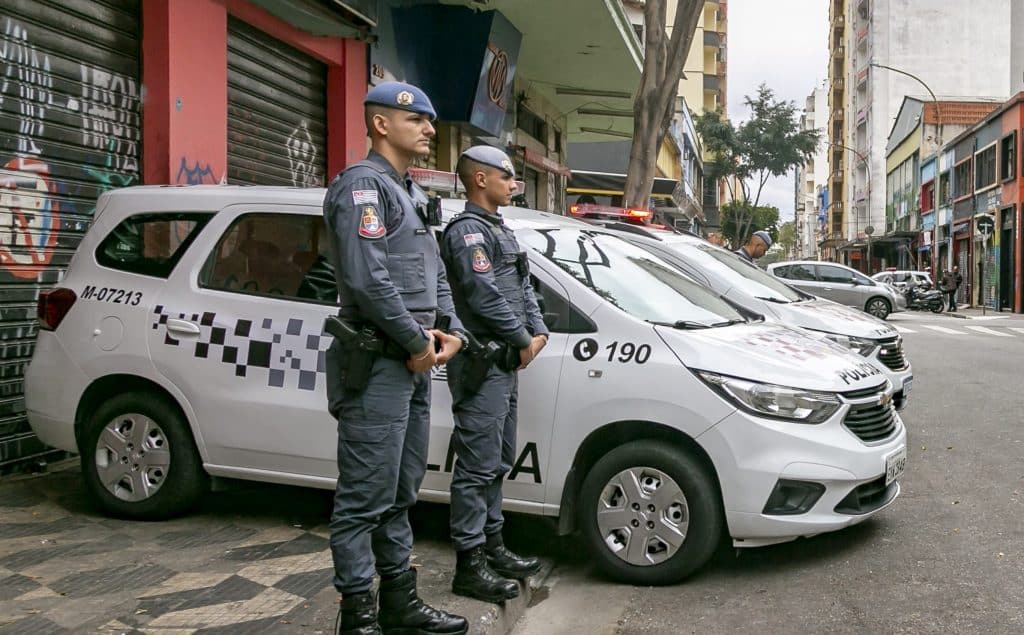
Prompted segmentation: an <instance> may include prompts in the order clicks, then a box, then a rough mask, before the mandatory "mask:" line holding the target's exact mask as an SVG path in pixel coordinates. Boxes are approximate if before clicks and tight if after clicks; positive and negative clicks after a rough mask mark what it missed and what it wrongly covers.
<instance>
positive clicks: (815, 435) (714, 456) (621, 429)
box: [26, 186, 907, 584]
mask: <svg viewBox="0 0 1024 635" xmlns="http://www.w3.org/2000/svg"><path fill="white" fill-rule="evenodd" d="M323 196H324V191H323V190H322V189H319V190H318V189H308V190H303V189H294V188H269V187H235V186H190V187H155V186H143V187H131V188H125V189H119V190H115V191H112V192H108V193H106V194H104V195H103V196H102V197H101V198H100V200H99V202H98V206H97V215H96V217H95V222H94V224H93V225H92V227H91V228H90V229H89V231H88V232H87V234H86V235H85V237H84V238H83V240H82V243H81V245H80V246H79V248H78V250H77V252H76V253H75V255H74V257H73V259H72V261H71V263H70V266H69V269H68V272H67V275H66V276H65V278H64V279H63V280H62V282H61V283H60V285H59V287H58V288H56V289H54V290H52V291H49V292H46V293H44V294H41V297H40V300H39V307H38V308H39V320H40V333H39V338H38V341H37V344H36V349H35V353H34V355H33V358H32V361H31V364H30V366H29V368H28V370H27V373H26V406H27V409H28V415H29V420H30V423H31V425H32V427H33V429H34V430H35V432H36V433H37V434H38V435H39V437H40V438H41V439H42V440H43V441H44V442H46V443H48V444H50V445H52V446H55V447H58V448H62V449H65V450H70V451H78V452H79V453H80V454H81V461H82V468H83V476H84V480H85V483H86V484H87V486H88V489H89V491H90V492H91V494H92V495H93V496H94V497H95V498H96V500H97V501H99V503H100V505H101V506H102V507H103V508H104V509H105V510H107V511H108V512H110V513H113V514H116V515H121V516H128V517H135V518H148V519H155V518H163V517H167V516H170V515H173V514H178V513H181V512H183V511H185V510H186V509H188V507H189V506H190V505H191V504H192V503H194V502H195V501H196V499H197V498H198V497H199V496H200V495H201V494H202V493H203V491H204V490H205V489H206V488H207V487H208V486H209V484H210V479H211V478H220V477H231V478H240V479H250V480H256V481H268V482H275V483H287V484H293V485H304V486H312V487H321V488H333V487H334V482H335V478H336V474H337V472H336V465H335V456H336V452H335V448H336V438H337V436H336V435H337V432H336V422H335V421H334V420H332V418H331V417H330V416H329V415H328V414H327V409H326V395H325V387H324V379H325V376H324V370H325V368H324V366H325V354H324V353H325V351H326V349H327V347H328V346H329V344H330V338H329V336H327V335H326V334H325V333H324V331H323V324H324V319H325V318H326V317H327V316H328V315H330V314H332V313H334V311H335V310H336V307H335V299H334V297H332V296H331V292H330V276H329V275H325V272H324V269H323V264H324V255H325V249H326V243H327V241H326V240H325V236H324V234H323V231H324V230H323V223H322V216H321V205H322V200H323ZM509 223H510V224H511V225H512V226H513V227H514V229H515V230H516V232H517V236H518V238H519V240H520V244H522V245H524V246H525V247H526V248H527V250H528V252H529V259H530V266H531V272H532V277H533V280H534V283H535V285H536V287H537V289H538V292H539V294H540V297H541V299H542V301H543V311H544V312H545V318H546V320H547V321H548V322H549V324H550V326H551V331H552V333H551V339H550V342H549V344H548V345H547V347H546V348H545V349H544V351H543V352H542V354H541V355H540V356H539V357H538V358H537V359H536V360H535V361H534V362H533V364H531V366H530V368H529V369H528V370H527V371H525V372H524V373H523V374H522V377H521V388H520V399H519V434H518V439H519V447H518V450H517V459H516V461H515V464H514V465H513V467H512V470H511V472H510V473H509V475H508V480H507V483H506V485H505V488H504V494H505V506H506V508H507V509H508V510H511V511H518V512H525V513H531V514H540V515H545V516H551V517H555V518H557V519H558V526H559V530H560V532H562V533H568V532H571V531H573V530H578V531H579V532H580V534H581V535H582V537H583V539H584V541H585V543H586V545H587V546H588V547H589V549H590V550H592V552H593V555H594V557H595V560H596V561H597V562H598V563H599V564H600V566H601V568H602V569H603V571H605V572H606V573H607V574H608V575H609V576H611V577H614V578H616V579H619V580H623V581H627V582H631V583H636V584H663V583H671V582H674V581H678V580H681V579H683V578H684V577H686V576H687V575H689V574H690V573H692V572H693V571H694V570H696V569H697V568H698V567H700V566H701V565H702V564H703V563H704V562H706V561H707V559H708V558H709V557H710V555H711V554H712V552H713V550H714V549H715V547H716V545H717V543H718V541H719V538H720V537H721V535H722V534H723V532H727V534H728V535H729V536H731V537H732V539H733V542H734V544H736V545H737V546H745V547H747V546H751V547H752V546H759V545H767V544H773V543H778V542H783V541H788V540H793V539H795V538H798V537H801V536H810V535H814V534H819V533H822V532H826V531H832V530H837V529H841V528H843V527H847V526H849V525H853V524H856V523H859V522H861V521H863V520H865V519H866V518H869V517H870V516H872V515H873V514H876V513H878V512H879V511H880V510H882V509H884V508H885V507H887V506H889V505H890V504H892V502H893V501H894V499H895V498H896V497H897V496H898V494H899V492H900V486H899V478H900V475H901V474H902V473H903V470H904V467H905V463H906V457H907V453H906V431H905V429H904V426H903V423H902V421H901V419H900V416H899V415H898V413H897V412H896V411H895V409H894V407H893V401H892V395H893V389H892V386H891V385H890V382H889V381H888V380H887V379H886V377H885V376H884V375H883V374H882V373H881V371H879V370H878V368H876V367H875V366H874V365H872V364H870V363H868V362H866V361H865V360H864V359H863V358H862V357H860V356H858V355H855V354H853V353H850V352H847V351H842V350H839V349H837V348H835V347H834V346H832V345H830V344H828V343H827V342H824V341H822V340H819V339H815V338H811V337H808V336H807V335H805V334H804V333H803V332H802V331H800V330H796V329H791V328H789V327H787V326H784V325H779V324H767V323H763V322H760V321H758V320H757V319H755V318H754V317H753V316H752V314H749V313H745V312H743V311H741V310H739V309H737V308H734V306H733V305H731V304H729V303H727V302H726V301H724V300H723V299H722V298H720V297H718V296H717V295H715V294H714V293H713V292H711V291H709V290H708V289H706V288H704V287H702V286H700V285H698V284H696V283H695V282H693V281H692V280H691V279H690V278H688V277H686V276H685V275H683V274H682V273H680V272H679V270H678V269H676V268H675V267H674V266H672V265H670V264H669V263H667V262H666V261H664V260H663V259H661V258H659V257H657V256H655V255H653V254H652V253H650V252H649V251H646V250H644V249H641V248H639V247H637V246H635V245H632V244H630V243H629V242H626V241H624V240H622V239H621V238H619V237H616V236H611V235H605V234H600V233H593V232H590V231H589V230H588V228H586V227H580V226H579V224H578V223H577V222H576V221H571V220H567V219H559V217H556V216H552V215H549V214H544V213H540V212H521V211H520V212H517V218H510V219H509ZM405 274H407V275H408V276H409V278H410V279H408V280H406V281H405V282H406V283H415V280H414V278H416V276H417V275H422V273H418V272H417V271H414V270H410V271H408V272H405ZM442 379H443V376H442V374H440V373H439V374H438V375H437V376H435V380H436V381H435V383H434V388H435V390H434V399H433V410H432V432H431V445H430V450H429V457H428V461H429V466H428V472H427V475H426V478H425V480H424V482H423V486H422V490H421V496H422V498H423V499H425V500H432V501H441V502H444V501H446V500H447V498H448V485H449V481H450V472H451V469H452V464H453V462H454V461H455V460H456V457H455V455H454V451H453V448H452V444H451V443H450V442H449V438H450V435H451V430H452V416H451V403H450V397H449V393H448V390H447V387H446V385H445V384H444V383H443V381H442Z"/></svg>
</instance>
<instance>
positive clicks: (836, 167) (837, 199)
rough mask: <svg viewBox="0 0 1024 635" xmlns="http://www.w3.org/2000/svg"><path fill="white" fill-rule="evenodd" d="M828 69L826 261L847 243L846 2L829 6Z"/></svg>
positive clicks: (834, 0) (837, 0)
mask: <svg viewBox="0 0 1024 635" xmlns="http://www.w3.org/2000/svg"><path fill="white" fill-rule="evenodd" d="M828 15H829V38H828V49H829V65H828V83H829V87H830V90H829V94H828V106H829V118H828V142H829V146H828V148H829V154H828V170H829V172H828V174H829V176H828V200H829V207H828V219H827V221H826V224H825V238H824V240H823V241H822V242H821V244H820V247H821V253H822V257H823V258H824V259H825V260H838V253H839V252H838V249H839V247H841V246H842V245H843V244H844V243H845V242H846V210H845V208H844V201H845V200H846V191H845V184H846V169H847V164H846V155H847V152H846V147H847V146H848V145H849V143H848V142H847V127H846V116H845V114H846V109H845V107H846V76H847V74H848V67H847V60H846V43H847V41H848V38H847V35H846V0H831V2H830V4H829V13H828Z"/></svg>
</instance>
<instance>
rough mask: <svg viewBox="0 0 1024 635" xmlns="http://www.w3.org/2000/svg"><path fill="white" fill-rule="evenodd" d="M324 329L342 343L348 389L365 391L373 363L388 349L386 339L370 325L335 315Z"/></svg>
mask: <svg viewBox="0 0 1024 635" xmlns="http://www.w3.org/2000/svg"><path fill="white" fill-rule="evenodd" d="M324 331H326V332H327V333H329V334H331V335H333V336H334V338H335V339H336V340H337V341H338V346H339V347H340V349H341V350H340V354H339V356H338V357H339V361H340V362H341V385H342V386H343V387H344V388H345V390H350V391H353V392H362V391H363V390H366V386H367V385H368V384H369V383H370V375H371V374H372V373H373V363H374V362H375V361H377V358H378V357H380V356H381V353H382V352H383V350H384V340H382V339H381V338H380V337H378V335H377V334H376V333H375V332H374V330H373V329H371V328H369V327H364V328H361V329H358V330H357V329H356V328H354V327H353V326H352V325H351V324H349V323H348V322H346V321H345V320H342V319H341V318H339V317H337V316H334V315H331V316H328V318H327V320H326V321H325V322H324Z"/></svg>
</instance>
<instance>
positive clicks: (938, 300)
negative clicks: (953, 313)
mask: <svg viewBox="0 0 1024 635" xmlns="http://www.w3.org/2000/svg"><path fill="white" fill-rule="evenodd" d="M903 297H905V298H906V299H907V310H908V311H931V312H932V313H942V311H943V309H945V308H946V302H945V299H944V298H943V297H942V292H941V291H936V290H934V289H927V288H918V286H917V285H913V284H911V285H907V288H906V290H905V291H904V292H903Z"/></svg>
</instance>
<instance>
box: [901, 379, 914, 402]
mask: <svg viewBox="0 0 1024 635" xmlns="http://www.w3.org/2000/svg"><path fill="white" fill-rule="evenodd" d="M913 387H914V378H913V377H910V378H908V379H904V380H903V398H904V399H906V398H907V397H909V396H910V389H911V388H913Z"/></svg>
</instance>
